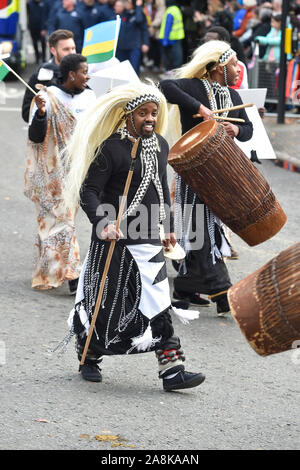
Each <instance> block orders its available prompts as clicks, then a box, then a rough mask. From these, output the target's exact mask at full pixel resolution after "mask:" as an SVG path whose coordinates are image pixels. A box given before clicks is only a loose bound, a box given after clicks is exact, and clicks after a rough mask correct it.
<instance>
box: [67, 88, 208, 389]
mask: <svg viewBox="0 0 300 470" xmlns="http://www.w3.org/2000/svg"><path fill="white" fill-rule="evenodd" d="M166 117H167V104H166V100H165V98H164V96H163V94H162V93H161V92H160V91H159V90H158V89H157V88H156V87H154V86H152V85H146V84H142V83H140V84H134V86H129V85H126V86H121V87H117V88H115V89H113V90H112V91H111V92H109V93H108V94H107V95H105V96H103V97H101V98H100V99H99V100H98V101H97V102H96V104H95V106H94V107H93V108H92V109H90V110H89V112H88V113H86V114H85V115H84V116H83V119H81V121H80V123H78V125H77V127H76V129H75V132H74V135H73V139H72V142H71V145H70V147H69V155H70V173H69V181H68V182H67V185H66V187H67V188H68V190H67V193H66V195H65V197H66V201H67V203H68V204H70V205H71V206H72V205H76V204H78V203H79V202H80V204H81V206H82V208H83V210H84V211H85V212H86V214H87V216H88V218H89V220H90V222H91V223H92V224H93V232H92V240H91V245H90V249H89V252H88V255H87V257H86V260H85V264H84V267H83V270H82V273H81V277H80V282H79V287H78V291H77V295H76V300H75V308H74V309H73V311H72V312H71V315H70V318H69V324H70V328H71V330H72V331H73V332H74V333H75V334H76V340H77V342H76V344H77V353H78V358H79V360H80V361H81V362H83V361H84V357H85V356H84V346H85V345H86V340H87V336H88V331H89V327H90V324H91V320H92V317H93V314H94V311H95V303H96V298H97V295H98V291H99V285H100V284H101V279H102V275H103V270H104V265H105V260H106V257H107V253H108V250H109V246H110V241H111V240H117V242H116V243H115V248H114V252H113V256H112V259H111V264H110V268H109V271H108V274H107V276H106V277H105V276H104V277H105V287H104V291H103V297H102V301H101V305H100V309H99V315H98V316H97V319H96V322H95V328H94V330H93V334H92V336H91V341H90V343H89V349H88V351H87V355H86V358H85V361H84V363H83V364H81V366H80V370H81V373H82V377H83V378H84V379H86V380H91V381H98V382H99V381H101V374H100V370H99V367H98V363H99V361H101V357H102V356H104V355H111V354H131V353H138V352H145V351H155V352H156V355H157V358H158V362H159V377H160V378H162V379H163V387H164V389H165V390H175V389H181V388H190V387H195V386H197V385H199V384H200V383H201V382H203V380H204V378H205V377H204V375H203V374H201V373H198V374H194V373H189V372H186V371H185V368H184V365H183V360H184V356H183V351H182V350H181V345H180V341H179V338H178V337H176V336H174V329H173V326H172V320H171V316H170V312H171V311H172V307H171V300H170V295H169V285H168V279H167V272H166V266H165V261H164V256H163V249H162V246H161V240H160V235H159V227H158V225H159V223H163V224H164V229H165V233H166V239H165V240H164V242H163V243H164V245H165V246H166V247H168V245H169V244H170V243H171V244H172V245H174V244H175V242H176V238H175V235H174V233H173V228H172V221H170V220H169V221H168V212H169V206H170V195H169V188H168V184H167V171H166V167H167V158H168V144H167V142H166V140H165V139H164V138H163V137H162V136H161V135H160V134H161V133H162V132H164V129H165V125H166ZM133 148H134V149H137V153H136V158H135V157H134V154H133V153H132V149H133ZM133 167H134V171H133V176H132V180H131V184H130V187H129V190H128V198H127V201H128V204H127V209H125V211H124V213H123V216H122V222H121V225H120V228H118V227H117V226H116V223H115V220H116V218H117V215H118V212H119V207H120V198H121V196H122V194H123V191H124V186H125V182H126V179H127V175H128V171H129V169H131V170H132V169H133ZM102 282H104V281H102ZM82 355H83V357H82Z"/></svg>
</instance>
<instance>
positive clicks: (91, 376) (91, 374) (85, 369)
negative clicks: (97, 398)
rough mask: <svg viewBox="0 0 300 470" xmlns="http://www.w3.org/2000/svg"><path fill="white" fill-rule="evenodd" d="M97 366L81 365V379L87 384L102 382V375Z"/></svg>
mask: <svg viewBox="0 0 300 470" xmlns="http://www.w3.org/2000/svg"><path fill="white" fill-rule="evenodd" d="M100 370H101V369H100V368H99V366H98V365H97V364H83V365H82V366H80V367H79V371H80V372H81V375H82V378H83V379H84V380H88V381H89V382H102V375H101V372H100Z"/></svg>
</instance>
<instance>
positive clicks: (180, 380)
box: [163, 370, 205, 392]
mask: <svg viewBox="0 0 300 470" xmlns="http://www.w3.org/2000/svg"><path fill="white" fill-rule="evenodd" d="M204 380H205V375H204V374H202V373H201V372H199V374H194V373H192V372H186V371H185V370H181V371H180V372H178V373H177V374H176V375H175V376H174V377H172V378H171V379H168V378H163V388H164V390H165V391H166V392H170V391H171V390H182V389H184V388H192V387H197V386H198V385H200V384H202V382H204Z"/></svg>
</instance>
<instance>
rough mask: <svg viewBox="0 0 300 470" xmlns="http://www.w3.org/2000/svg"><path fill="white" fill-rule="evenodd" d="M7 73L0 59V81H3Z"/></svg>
mask: <svg viewBox="0 0 300 470" xmlns="http://www.w3.org/2000/svg"><path fill="white" fill-rule="evenodd" d="M8 73H9V70H8V69H7V68H6V67H5V65H4V64H3V62H1V59H0V81H1V80H3V79H4V78H5V77H6V75H7V74H8Z"/></svg>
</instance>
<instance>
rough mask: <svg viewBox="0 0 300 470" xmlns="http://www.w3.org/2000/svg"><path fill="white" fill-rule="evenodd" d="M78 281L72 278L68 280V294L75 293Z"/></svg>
mask: <svg viewBox="0 0 300 470" xmlns="http://www.w3.org/2000/svg"><path fill="white" fill-rule="evenodd" d="M78 281H79V279H72V281H69V291H70V295H75V294H76V292H77V287H78Z"/></svg>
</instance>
